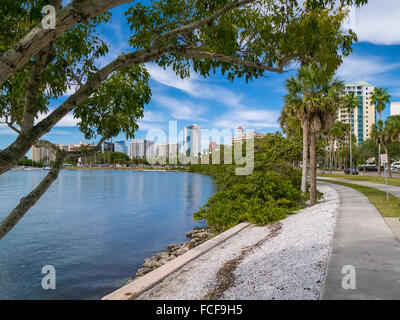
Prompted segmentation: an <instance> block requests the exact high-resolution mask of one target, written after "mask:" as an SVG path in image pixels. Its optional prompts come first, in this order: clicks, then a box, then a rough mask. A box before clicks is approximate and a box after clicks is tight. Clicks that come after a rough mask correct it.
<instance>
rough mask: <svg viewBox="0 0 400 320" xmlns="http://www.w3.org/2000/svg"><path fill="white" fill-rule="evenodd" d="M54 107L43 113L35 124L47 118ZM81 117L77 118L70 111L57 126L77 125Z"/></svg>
mask: <svg viewBox="0 0 400 320" xmlns="http://www.w3.org/2000/svg"><path fill="white" fill-rule="evenodd" d="M53 111H54V109H49V111H48V112H47V113H46V114H41V115H40V116H39V118H38V119H37V120H36V121H35V124H36V123H38V122H40V121H41V120H43V119H44V118H46V117H47V116H48V115H49V114H50V113H51V112H53ZM79 121H80V120H79V119H75V118H74V115H73V114H72V113H68V114H67V115H66V116H65V117H64V118H62V119H61V120H60V121H59V122H58V123H57V124H56V125H55V127H76V126H77V124H78V122H79Z"/></svg>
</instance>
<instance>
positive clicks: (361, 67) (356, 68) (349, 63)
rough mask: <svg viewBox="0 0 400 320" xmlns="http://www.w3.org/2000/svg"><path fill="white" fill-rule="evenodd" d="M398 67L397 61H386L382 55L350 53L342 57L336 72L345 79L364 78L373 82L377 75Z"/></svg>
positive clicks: (355, 79)
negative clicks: (350, 54)
mask: <svg viewBox="0 0 400 320" xmlns="http://www.w3.org/2000/svg"><path fill="white" fill-rule="evenodd" d="M399 68H400V63H399V62H387V61H385V60H384V59H383V58H382V57H377V56H360V55H352V56H349V57H347V58H345V59H344V62H343V65H342V66H341V67H340V68H339V70H338V73H337V74H338V76H339V77H340V78H341V79H343V80H345V81H352V82H354V81H358V80H360V79H365V80H366V81H370V82H374V80H376V78H377V77H381V76H383V75H384V74H385V73H387V72H391V71H395V70H397V69H399Z"/></svg>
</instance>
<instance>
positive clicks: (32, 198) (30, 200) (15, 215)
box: [0, 136, 107, 240]
mask: <svg viewBox="0 0 400 320" xmlns="http://www.w3.org/2000/svg"><path fill="white" fill-rule="evenodd" d="M105 140H107V136H104V137H102V138H101V139H100V140H99V142H98V143H97V145H96V147H94V148H92V149H90V150H88V152H87V153H88V154H91V153H94V152H97V151H98V150H99V149H100V148H101V145H102V144H103V142H104V141H105ZM35 146H36V147H46V148H48V149H51V150H52V151H53V152H54V153H56V160H55V163H54V165H53V167H52V168H51V170H50V171H49V173H48V174H47V175H46V177H45V178H44V179H43V180H42V181H41V182H40V184H39V185H38V186H37V187H36V188H35V189H34V190H33V191H32V192H30V193H29V194H28V195H27V196H26V197H25V198H22V199H21V201H20V202H19V204H18V205H17V206H16V207H15V208H14V209H13V210H12V211H11V212H10V214H9V215H8V216H7V217H6V218H5V219H4V220H3V221H1V222H0V240H1V239H2V238H3V237H4V236H5V235H7V233H9V232H10V231H11V229H12V228H14V227H15V226H16V224H17V223H18V222H19V221H20V220H21V219H22V218H23V217H24V215H25V214H26V212H27V211H28V210H29V209H30V208H32V207H33V206H34V205H35V204H36V203H37V202H38V201H39V199H40V198H41V197H42V196H43V194H45V193H46V191H47V190H48V189H49V188H50V186H51V185H52V184H53V182H54V181H55V180H56V179H57V177H58V174H59V173H60V170H61V168H62V165H63V162H64V159H65V158H66V157H67V156H79V155H80V154H81V152H67V151H64V150H60V149H59V148H58V147H57V146H56V145H55V144H53V143H51V142H49V141H46V140H40V141H38V142H37V143H36V144H35Z"/></svg>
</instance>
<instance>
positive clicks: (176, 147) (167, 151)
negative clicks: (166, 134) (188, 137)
mask: <svg viewBox="0 0 400 320" xmlns="http://www.w3.org/2000/svg"><path fill="white" fill-rule="evenodd" d="M180 149H181V145H180V143H161V144H159V145H158V146H157V156H158V157H165V158H177V157H178V154H179V151H180Z"/></svg>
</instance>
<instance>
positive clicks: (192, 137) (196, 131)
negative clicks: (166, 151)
mask: <svg viewBox="0 0 400 320" xmlns="http://www.w3.org/2000/svg"><path fill="white" fill-rule="evenodd" d="M183 139H184V140H183V148H184V150H185V152H186V153H187V154H188V155H190V156H193V157H197V156H198V155H199V154H201V128H200V126H199V125H198V124H192V125H189V126H187V127H185V129H184V138H183Z"/></svg>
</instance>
